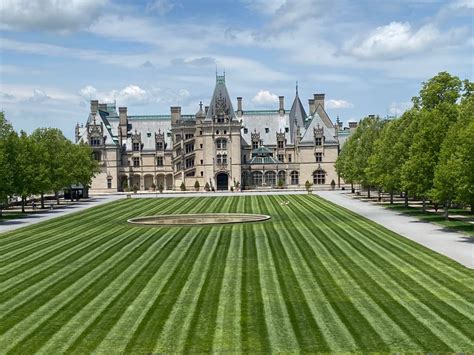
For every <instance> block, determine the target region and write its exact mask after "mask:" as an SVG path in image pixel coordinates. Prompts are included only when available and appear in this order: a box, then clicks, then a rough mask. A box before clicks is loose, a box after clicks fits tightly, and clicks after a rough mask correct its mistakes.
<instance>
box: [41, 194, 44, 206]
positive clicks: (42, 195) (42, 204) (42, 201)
mask: <svg viewBox="0 0 474 355" xmlns="http://www.w3.org/2000/svg"><path fill="white" fill-rule="evenodd" d="M41 208H44V193H43V192H42V193H41Z"/></svg>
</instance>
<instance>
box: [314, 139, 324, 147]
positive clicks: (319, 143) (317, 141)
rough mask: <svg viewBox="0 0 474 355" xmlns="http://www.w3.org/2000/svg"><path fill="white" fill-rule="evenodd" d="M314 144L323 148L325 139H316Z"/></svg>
mask: <svg viewBox="0 0 474 355" xmlns="http://www.w3.org/2000/svg"><path fill="white" fill-rule="evenodd" d="M314 144H315V145H316V146H321V145H323V139H322V138H321V137H316V138H314Z"/></svg>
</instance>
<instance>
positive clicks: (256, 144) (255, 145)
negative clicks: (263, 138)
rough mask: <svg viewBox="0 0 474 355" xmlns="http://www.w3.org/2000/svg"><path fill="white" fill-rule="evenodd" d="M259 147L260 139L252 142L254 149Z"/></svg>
mask: <svg viewBox="0 0 474 355" xmlns="http://www.w3.org/2000/svg"><path fill="white" fill-rule="evenodd" d="M257 148H258V141H253V142H252V149H257Z"/></svg>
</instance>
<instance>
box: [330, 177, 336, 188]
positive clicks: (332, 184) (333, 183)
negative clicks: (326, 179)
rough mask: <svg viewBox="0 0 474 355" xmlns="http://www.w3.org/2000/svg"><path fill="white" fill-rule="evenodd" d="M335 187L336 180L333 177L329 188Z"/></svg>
mask: <svg viewBox="0 0 474 355" xmlns="http://www.w3.org/2000/svg"><path fill="white" fill-rule="evenodd" d="M335 188H336V182H335V181H334V179H332V180H331V190H334V189H335Z"/></svg>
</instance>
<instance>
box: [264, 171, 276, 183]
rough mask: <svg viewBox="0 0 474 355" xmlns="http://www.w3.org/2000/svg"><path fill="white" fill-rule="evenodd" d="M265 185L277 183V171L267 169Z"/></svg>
mask: <svg viewBox="0 0 474 355" xmlns="http://www.w3.org/2000/svg"><path fill="white" fill-rule="evenodd" d="M265 185H267V186H275V185H276V173H275V172H274V171H267V172H266V173H265Z"/></svg>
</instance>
